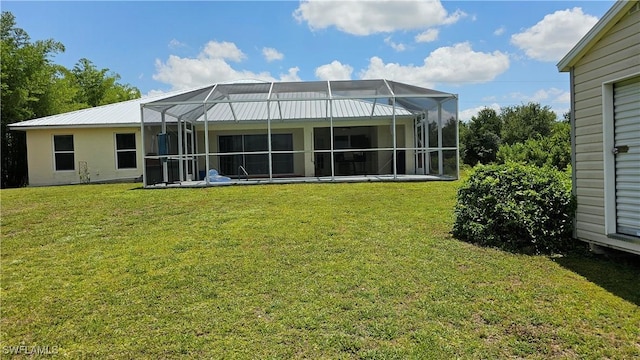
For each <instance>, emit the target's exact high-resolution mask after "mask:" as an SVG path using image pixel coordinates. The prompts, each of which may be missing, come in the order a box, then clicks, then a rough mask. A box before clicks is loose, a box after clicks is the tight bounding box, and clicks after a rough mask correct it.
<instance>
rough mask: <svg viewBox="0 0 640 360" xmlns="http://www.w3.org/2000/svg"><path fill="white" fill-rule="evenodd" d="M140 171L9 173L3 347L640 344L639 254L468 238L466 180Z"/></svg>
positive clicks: (448, 351) (89, 350)
mask: <svg viewBox="0 0 640 360" xmlns="http://www.w3.org/2000/svg"><path fill="white" fill-rule="evenodd" d="M136 186H137V185H135V184H117V185H82V186H66V187H50V188H26V189H13V190H2V192H1V196H2V217H1V221H2V223H1V224H2V228H1V229H2V247H1V250H2V254H1V259H2V262H1V266H2V268H1V278H0V280H1V290H2V292H1V297H0V300H1V304H0V305H1V322H0V334H1V338H0V340H1V345H2V349H3V353H4V354H7V353H8V350H7V349H8V348H7V347H9V346H17V345H25V346H49V347H55V352H56V353H57V356H59V357H63V356H66V357H70V358H134V357H135V358H152V359H156V358H180V357H198V358H332V359H333V358H361V359H395V358H398V359H399V358H420V359H422V358H455V357H462V358H504V357H516V358H544V359H547V358H632V357H637V356H640V330H639V326H638V324H640V308H639V304H640V290H639V289H640V288H638V273H639V271H640V270H639V268H638V267H637V266H635V265H633V264H629V263H619V262H612V261H609V260H606V259H602V258H595V257H592V256H589V255H588V254H574V255H571V256H567V257H544V256H527V255H519V254H512V253H506V252H501V251H497V250H494V249H487V248H480V247H476V246H473V245H470V244H467V243H463V242H460V241H457V240H455V239H453V238H452V237H451V236H450V234H449V231H450V229H451V225H452V220H453V219H452V208H453V205H454V203H455V192H456V188H457V186H459V183H458V182H431V183H361V184H296V185H271V186H248V187H221V188H208V189H171V190H140V189H135V187H136ZM602 274H606V276H603V275H602ZM54 355H55V354H54Z"/></svg>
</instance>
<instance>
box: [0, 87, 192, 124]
mask: <svg viewBox="0 0 640 360" xmlns="http://www.w3.org/2000/svg"><path fill="white" fill-rule="evenodd" d="M188 91H193V89H190V90H180V91H175V92H171V93H162V94H158V95H152V96H145V97H141V98H139V99H134V100H128V101H122V102H119V103H113V104H108V105H102V106H96V107H93V108H87V109H82V110H76V111H71V112H67V113H62V114H57V115H51V116H45V117H41V118H37V119H32V120H26V121H21V122H17V123H13V124H9V128H10V129H11V130H28V129H38V128H50V127H61V128H64V127H67V128H68V127H115V126H123V127H127V126H140V105H141V104H144V103H146V102H149V101H154V100H158V99H162V98H166V97H167V96H175V95H179V94H182V93H185V92H188Z"/></svg>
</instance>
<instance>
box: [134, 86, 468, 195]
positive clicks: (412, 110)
mask: <svg viewBox="0 0 640 360" xmlns="http://www.w3.org/2000/svg"><path fill="white" fill-rule="evenodd" d="M141 116H142V121H141V124H142V125H141V126H142V141H143V149H144V164H145V165H144V170H143V171H144V173H143V179H144V185H145V187H163V186H210V185H221V184H236V183H244V184H255V183H276V182H307V181H412V180H438V179H441V180H444V179H456V178H457V177H458V99H457V96H456V95H455V94H450V93H445V92H440V91H435V90H430V89H425V88H421V87H417V86H412V85H407V84H403V83H398V82H394V81H389V80H350V81H314V82H241V83H226V84H214V85H210V86H207V87H203V88H200V89H197V90H193V91H190V92H186V93H182V94H179V95H176V96H170V97H167V98H163V99H161V100H157V101H153V102H149V103H145V104H142V105H141Z"/></svg>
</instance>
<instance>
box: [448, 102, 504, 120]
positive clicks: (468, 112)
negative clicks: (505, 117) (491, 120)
mask: <svg viewBox="0 0 640 360" xmlns="http://www.w3.org/2000/svg"><path fill="white" fill-rule="evenodd" d="M486 108H489V109H493V110H495V111H496V112H497V113H498V114H499V113H500V105H498V104H496V103H493V104H491V105H483V106H478V107H475V108H471V109H465V110H462V111H460V112H459V113H458V119H459V120H460V121H464V122H468V121H470V120H471V118H472V117H474V116H477V115H478V113H479V112H480V110H483V109H486Z"/></svg>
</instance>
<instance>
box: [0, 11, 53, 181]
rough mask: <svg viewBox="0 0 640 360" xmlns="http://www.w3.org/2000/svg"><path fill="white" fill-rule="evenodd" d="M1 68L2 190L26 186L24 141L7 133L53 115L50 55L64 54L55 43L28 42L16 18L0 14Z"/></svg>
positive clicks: (19, 135) (23, 138) (8, 13)
mask: <svg viewBox="0 0 640 360" xmlns="http://www.w3.org/2000/svg"><path fill="white" fill-rule="evenodd" d="M0 42H1V53H2V64H1V70H0V96H1V99H0V119H1V129H0V130H1V132H2V135H1V137H2V178H1V186H2V187H3V188H4V187H9V186H21V185H24V184H25V183H26V180H27V179H26V163H27V159H26V138H25V135H24V133H21V132H14V131H9V130H8V128H7V126H8V125H9V124H11V123H14V122H18V121H23V120H28V119H32V118H34V117H39V116H46V115H51V114H53V113H55V112H56V111H57V110H59V109H57V108H55V105H56V102H54V101H51V100H50V96H53V95H54V94H53V92H54V90H55V89H54V88H53V86H54V84H55V83H56V79H57V74H58V70H59V68H58V67H57V66H55V65H53V64H52V63H51V60H50V57H51V56H52V55H53V54H56V53H59V52H62V51H64V46H63V45H62V44H61V43H59V42H57V41H54V40H51V39H49V40H39V41H36V42H31V41H30V38H29V35H28V34H27V33H26V31H24V30H23V29H20V28H18V27H16V20H15V16H14V15H13V14H11V13H10V12H2V17H1V19H0Z"/></svg>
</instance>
